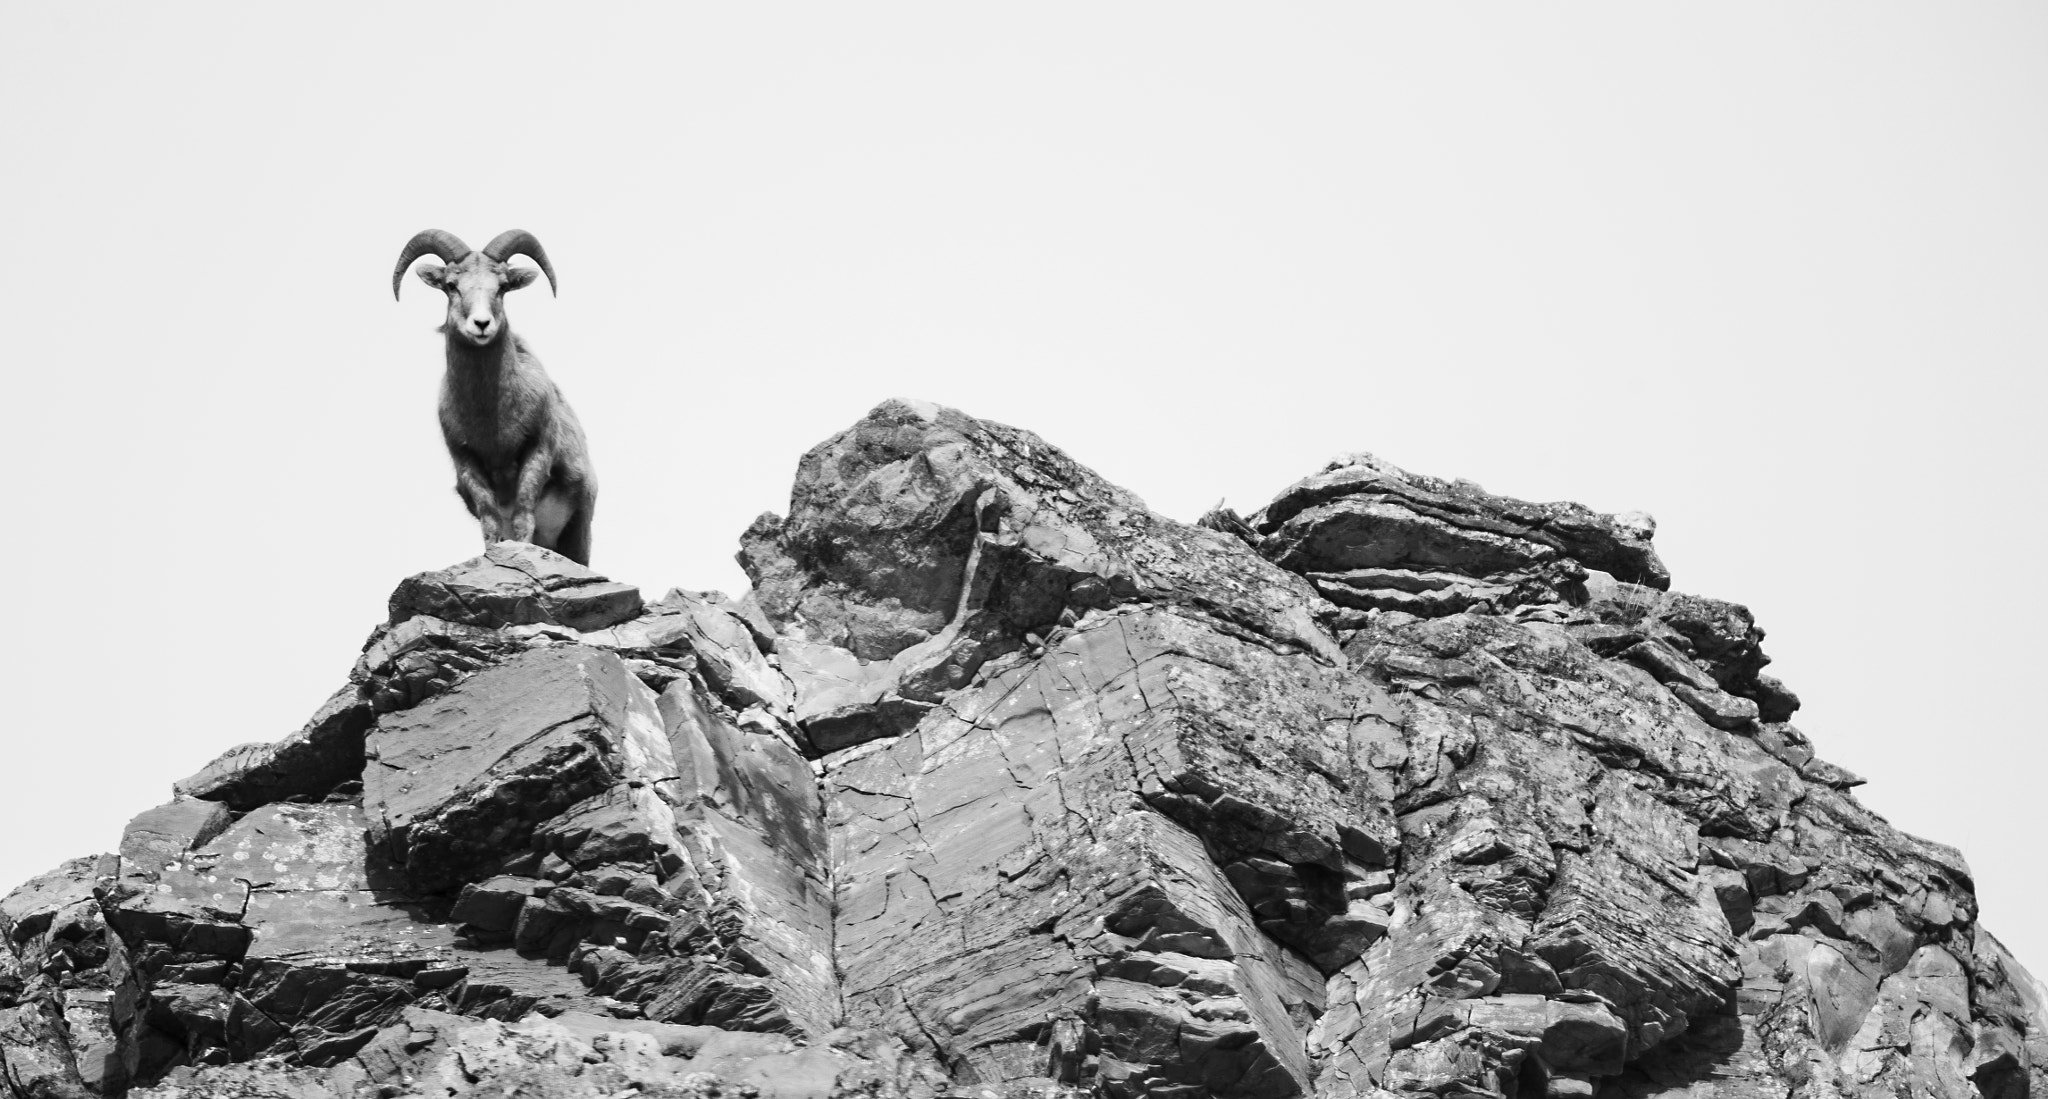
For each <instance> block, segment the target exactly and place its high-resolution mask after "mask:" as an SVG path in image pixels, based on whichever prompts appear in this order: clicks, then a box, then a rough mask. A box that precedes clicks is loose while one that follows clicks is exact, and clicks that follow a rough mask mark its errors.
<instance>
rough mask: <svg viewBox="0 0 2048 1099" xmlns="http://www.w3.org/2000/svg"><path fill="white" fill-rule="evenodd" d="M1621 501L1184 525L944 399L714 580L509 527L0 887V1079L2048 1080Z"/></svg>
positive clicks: (1635, 1084)
mask: <svg viewBox="0 0 2048 1099" xmlns="http://www.w3.org/2000/svg"><path fill="white" fill-rule="evenodd" d="M1653 534H1654V525H1653V524H1652V523H1651V522H1650V521H1649V520H1648V519H1647V517H1643V516H1619V517H1617V516H1608V515H1602V514H1599V513H1595V512H1592V511H1589V510H1587V509H1585V508H1581V507H1578V506H1577V505H1571V504H1530V503H1526V502H1523V501H1518V500H1512V499H1508V498H1505V497H1500V496H1495V495H1491V494H1488V493H1486V492H1485V491H1483V490H1482V489H1480V488H1478V487H1477V486H1475V485H1471V484H1469V483H1466V482H1455V481H1442V480H1438V479H1435V478H1428V477H1422V476H1418V475H1414V474H1410V473H1407V472H1405V471H1402V470H1400V469H1397V468H1396V467H1393V466H1391V465H1389V464H1387V463H1385V462H1382V461H1379V460H1377V459H1375V458H1372V457H1371V456H1369V455H1354V456H1351V457H1349V458H1345V459H1341V460H1339V461H1338V462H1335V463H1332V464H1331V465H1330V466H1329V467H1328V468H1326V469H1325V470H1323V471H1322V472H1320V473H1318V474H1316V475H1314V476H1312V477H1309V478H1307V479H1306V480H1304V481H1302V482H1300V483H1298V484H1296V485H1294V486H1292V487H1290V488H1289V489H1287V490H1286V491H1284V492H1282V493H1281V494H1280V495H1279V496H1278V497H1276V498H1275V500H1274V501H1273V502H1272V503H1271V504H1269V505H1268V506H1267V507H1266V508H1265V509H1263V510H1261V511H1260V512H1258V513H1255V514H1253V515H1251V516H1249V517H1240V516H1237V515H1235V514H1233V513H1230V512H1227V511H1222V510H1219V511H1217V512H1214V513H1212V514H1210V515H1208V516H1205V517H1204V518H1203V520H1202V521H1201V522H1200V523H1198V524H1196V525H1192V526H1189V525H1183V524H1179V523H1175V522H1172V521H1170V520H1166V519H1163V518H1160V517H1159V516H1156V515H1153V514H1152V513H1150V512H1149V511H1147V510H1146V509H1145V507H1144V506H1143V504H1142V503H1141V502H1140V501H1139V500H1138V499H1137V498H1136V497H1135V496H1132V495H1131V494H1130V493H1128V492H1126V491H1124V490H1122V489H1119V488H1117V487H1115V486H1113V485H1110V484H1108V483H1106V482H1104V481H1103V480H1101V479H1100V478H1099V477H1097V476H1096V475H1095V474H1093V473H1092V472H1090V471H1088V470H1087V469H1085V468H1083V467H1081V466H1079V465H1078V464H1076V463H1075V462H1074V461H1073V460H1072V459H1070V458H1068V457H1067V456H1066V455H1065V454H1064V453H1062V452H1060V451H1059V450H1057V449H1055V448H1053V447H1052V446H1050V445H1048V444H1047V443H1045V442H1044V441H1043V440H1040V439H1039V438H1037V437H1036V436H1034V435H1032V434H1030V433H1029V432H1025V431H1020V430H1018V429H1015V428H1010V427H1005V426H1003V425H1000V424H993V423H988V422H984V421H979V420H975V419H973V418H971V417H968V416H966V415H964V414H962V413H959V412H956V411H953V410H950V409H943V408H937V407H934V406H929V405H922V404H917V403H913V402H901V401H892V402H888V403H885V404H883V405H882V406H880V407H878V408H877V409H876V410H875V411H874V412H872V413H871V414H869V416H867V417H866V418H865V419H863V420H862V421H861V422H860V423H858V424H856V425H854V427H852V428H851V429H849V430H847V431H845V432H842V433H841V434H839V435H837V436H835V437H833V438H832V439H831V440H828V441H827V442H826V443H824V444H822V445H821V446H819V447H818V448H817V449H815V450H813V451H812V452H811V453H810V454H808V455H806V456H805V458H804V459H803V461H802V463H801V464H800V466H799V469H798V474H797V483H796V487H795V490H794V492H793V493H792V497H791V506H790V510H789V513H788V515H787V516H786V517H779V516H773V515H769V516H763V517H762V518H761V519H760V520H757V521H756V522H755V523H754V524H753V526H752V527H750V528H749V530H748V531H747V532H746V534H745V536H744V537H743V539H742V551H741V561H742V564H743V565H744V566H745V568H746V569H747V572H748V575H749V577H750V579H751V580H752V582H753V588H752V590H751V591H750V592H748V593H747V594H745V595H743V596H741V597H740V598H738V599H728V598H726V597H724V596H722V595H719V594H717V593H695V592H688V591H676V592H672V593H670V594H669V595H668V596H666V597H664V598H662V599H660V600H656V601H653V602H644V601H643V600H642V598H641V596H640V593H639V592H637V591H636V590H634V589H632V588H631V587H629V586H627V585H623V584H618V583H614V582H612V581H609V580H607V579H606V578H604V577H600V576H596V575H594V574H592V573H590V572H589V571H588V570H585V569H582V568H581V567H579V566H576V565H574V564H573V563H571V562H568V561H566V560H565V559H563V558H560V557H558V556H555V555H553V554H550V553H548V552H546V551H542V550H538V549H535V548H533V547H530V546H525V545H519V544H511V543H506V544H500V545H498V546H495V547H493V548H492V549H491V550H490V551H489V552H488V553H487V554H485V555H484V556H483V557H480V558H477V559H475V560H473V561H469V562H465V563H463V564H461V565H458V566H455V567H453V568H450V569H446V570H441V571H439V572H434V573H427V574H422V575H421V576H417V577H414V578H411V579H409V580H407V581H405V582H404V583H403V584H401V585H400V586H399V588H398V590H397V591H396V592H395V593H394V595H393V597H392V600H391V605H390V608H389V616H388V619H387V621H386V623H385V624H384V625H382V626H380V627H379V628H378V629H377V630H376V631H375V632H374V633H373V634H372V635H371V637H370V639H369V641H368V642H367V643H366V645H365V647H364V650H363V653H362V656H361V657H360V658H359V659H358V661H357V662H356V665H355V667H354V668H353V669H351V671H350V673H349V677H348V682H347V683H346V684H345V685H344V686H343V687H342V689H341V690H339V691H338V692H337V693H336V694H335V695H333V696H332V697H331V698H329V699H328V700H327V701H326V702H325V703H324V704H323V705H322V706H321V707H320V708H319V709H318V710H317V711H316V713H315V714H314V716H313V717H312V719H311V720H310V721H309V722H308V723H307V724H306V726H305V727H304V728H303V729H301V730H299V731H298V732H296V733H294V734H292V735H290V736H288V737H285V738H284V739H282V740H280V741H277V742H275V743H269V744H256V745H245V746H243V747H240V748H236V749H233V750H230V751H229V752H228V753H226V754H224V755H223V756H222V757H220V758H219V759H217V760H215V761H214V762H212V763H210V764H208V765H207V766H206V767H204V768H202V769H201V770H200V771H199V772H197V773H196V774H194V775H192V776H191V777H189V778H186V779H183V780H181V781H179V782H178V783H176V784H175V786H174V793H175V797H174V800H172V801H171V802H169V803H167V804H165V805H163V806H159V807H157V808H155V809H150V810H148V811H146V812H143V813H141V814H140V815H138V816H137V817H136V818H135V819H134V821H132V822H131V823H130V825H129V827H128V828H127V830H126V833H125V835H124V836H123V837H122V839H121V842H120V844H119V849H118V851H117V852H115V853H113V854H109V855H104V856H99V857H94V858H86V859H80V860H75V861H73V862H71V863H67V864H65V865H64V866H62V867H59V868H57V869H56V870H54V871H52V872H51V873H49V874H46V875H44V876H42V877H40V878H38V879H36V880H34V881H32V882H30V883H28V884H27V885H24V886H22V887H21V888H20V889H17V890H15V891H14V892H13V893H11V894H9V895H8V896H7V897H6V898H5V899H4V900H0V939H4V941H5V942H6V944H7V947H8V949H7V950H6V951H4V952H0V1070H4V1079H5V1081H6V1084H7V1086H8V1088H9V1089H10V1090H11V1092H12V1093H13V1094H14V1095H17V1096H21V1097H23V1099H56V1097H62V1099H81V1097H84V1096H88V1095H97V1096H114V1095H121V1094H124V1093H126V1092H128V1091H130V1090H133V1089H148V1091H149V1093H150V1094H154V1095H162V1096H166V1097H169V1096H179V1097H184V1096H192V1097H194V1099H198V1097H202V1096H228V1095H235V1096H249V1095H279V1096H282V1095H290V1096H295V1097H297V1096H303V1097H308V1099H310V1097H313V1096H326V1095H333V1096H343V1095H347V1096H356V1095H369V1094H377V1095H399V1094H414V1093H422V1094H434V1095H459V1094H467V1093H471V1092H477V1091H480V1090H481V1091H487V1092H490V1093H493V1094H497V1093H510V1092H512V1091H515V1090H524V1091H535V1090H537V1091H541V1092H545V1093H548V1094H563V1095H578V1096H581V1095H588V1096H592V1097H597V1096H605V1097H609V1099H617V1097H618V1096H622V1095H631V1094H634V1093H643V1092H644V1093H650V1094H653V1093H659V1094H663V1095H671V1094H672V1095H704V1096H709V1095H759V1096H792V1097H794V1096H851V1095H868V1096H914V1097H920V1099H936V1097H939V1096H958V1097H965V1096H977V1097H979V1096H989V1097H1011V1096H1016V1097H1021V1096H1055V1095H1076V1096H1078V1095H1084V1094H1093V1095H1102V1096H1113V1097H1124V1096H1150V1095H1162V1096H1188V1097H1194V1096H1260V1097H1275V1099H1279V1097H1287V1096H1309V1095H1315V1096H1332V1097H1335V1096H1352V1095H1380V1094H1386V1093H1395V1094H1405V1095H1430V1096H1451V1095H1494V1096H1501V1097H1504V1099H1506V1097H1513V1099H1525V1097H1527V1096H1534V1095H1539V1094H1540V1095H1544V1096H1553V1097H1558V1099H1564V1097H1577V1096H1588V1097H1590V1096H1596V1095H1599V1096H1607V1097H1612V1099H1647V1097H1651V1096H1666V1095H1676V1094H1679V1093H1685V1094H1708V1093H1714V1094H1719V1093H1727V1094H1734V1095H1749V1094H1756V1095H1770V1096H1772V1097H1773V1099H1777V1097H1781V1096H1787V1095H1799V1096H1816V1097H1817V1096H1834V1095H1865V1094H1877V1093H1880V1092H1882V1093H1885V1094H1896V1095H1909V1094H1910V1095H1927V1096H1939V1097H1943V1099H1948V1097H1955V1099H1963V1097H1968V1096H1984V1097H1987V1099H2018V1097H2021V1096H2025V1095H2028V1094H2037V1095H2048V1016H2044V1000H2048V995H2044V992H2043V990H2042V988H2041V986H2040V985H2039V984H2038V983H2037V982H2035V981H2034V979H2033V978H2032V977H2031V976H2029V975H2028V974H2027V973H2026V972H2025V971H2024V970H2023V969H2021V967H2020V966H2019V965H2018V963H2017V962H2015V961H2014V960H2013V959H2012V958H2011V956H2010V955H2009V954H2008V953H2007V952H2006V951H2005V950H2004V949H2003V947H2001V946H2000V945H1999V944H1998V942H1997V940H1996V939H1994V938H1992V937H1991V935H1990V934H1989V933H1988V932H1986V931H1984V930H1983V929H1982V928H1981V927H1979V926H1978V924H1977V922H1976V919H1975V904H1974V898H1973V896H1972V893H1971V883H1970V877H1969V871H1968V869H1967V867H1965V866H1964V865H1963V862H1962V860H1961V859H1960V858H1959V857H1958V856H1957V854H1956V853H1955V852H1954V851H1952V850H1950V849H1948V848H1945V847H1942V846H1940V845H1938V844H1933V843H1929V842H1926V841H1923V840H1919V839H1916V838H1914V837H1911V836H1907V835H1904V834H1902V833H1899V832H1897V831H1896V830H1894V829H1892V828H1890V827H1889V826H1888V825H1887V824H1886V823H1885V822H1884V821H1883V820H1882V819H1881V818H1879V817H1877V816H1875V815H1874V814H1872V813H1870V812H1868V811H1867V810H1865V809H1863V808H1862V807H1861V806H1859V805H1858V804H1857V803H1856V801H1855V800H1854V798H1853V797H1852V796H1851V795H1850V794H1849V793H1848V790H1849V789H1850V788H1852V787H1853V786H1855V785H1856V784H1857V783H1858V782H1859V781H1860V780H1858V779H1856V778H1855V776H1853V775H1850V774H1849V773H1847V772H1846V771H1844V770H1842V769H1841V768H1839V767H1835V766H1833V765H1830V764H1828V763H1826V762H1824V761H1822V760H1820V759H1819V758H1818V757H1817V756H1816V755H1815V753H1814V749H1813V747H1812V745H1811V743H1810V742H1809V741H1808V739H1807V738H1806V737H1805V736H1804V735H1803V734H1801V733H1800V731H1799V730H1798V729H1797V728H1795V727H1794V726H1792V725H1790V724H1788V721H1789V719H1790V717H1791V716H1792V714H1793V712H1794V710H1796V708H1797V706H1798V700H1797V698H1796V697H1795V696H1793V695H1792V694H1791V693H1790V692H1789V691H1787V690H1786V689H1785V688H1784V686H1783V685H1782V684H1779V683H1778V682H1777V681H1776V680H1775V679H1773V678H1771V677H1770V676H1769V675H1767V674H1765V673H1764V672H1763V668H1764V667H1765V666H1766V664H1767V663H1768V658H1767V657H1766V656H1765V655H1764V653H1763V649H1762V644H1761V643H1762V640H1763V633H1762V631H1761V630H1759V629H1758V628H1757V626H1756V624H1755V621H1754V618H1753V617H1752V616H1751V615H1750V613H1749V612H1748V611H1747V610H1746V609H1744V608H1743V607H1741V606H1738V605H1736V604H1732V603H1726V602H1722V601H1718V600H1714V599H1707V598H1702V597H1698V596H1689V595H1682V594H1677V593H1674V592H1671V591H1670V590H1669V587H1670V577H1669V575H1668V573H1667V572H1666V570H1665V569H1664V567H1663V566H1662V564H1661V563H1660V562H1659V561H1658V559H1657V555H1656V553H1655V551H1654V549H1653V547H1652V536H1653Z"/></svg>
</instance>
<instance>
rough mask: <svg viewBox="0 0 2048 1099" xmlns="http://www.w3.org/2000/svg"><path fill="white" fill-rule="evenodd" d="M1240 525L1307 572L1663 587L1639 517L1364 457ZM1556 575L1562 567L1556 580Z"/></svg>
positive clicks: (1328, 471)
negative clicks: (1593, 578) (1494, 489)
mask: <svg viewBox="0 0 2048 1099" xmlns="http://www.w3.org/2000/svg"><path fill="white" fill-rule="evenodd" d="M1249 525H1250V527H1251V528H1252V529H1253V530H1254V531H1255V532H1257V533H1258V535H1259V536H1260V538H1259V543H1258V545H1259V550H1260V552H1261V553H1264V554H1265V555H1266V556H1267V557H1270V558H1272V559H1273V560H1274V561H1276V562H1278V563H1280V564H1281V565H1283V566H1285V567H1287V568H1290V569H1293V570H1295V571H1297V572H1304V573H1343V572H1347V571H1350V570H1385V569H1399V570H1407V571H1421V572H1429V571H1441V572H1448V573H1453V574H1456V575H1460V576H1467V577H1474V578H1481V579H1484V578H1487V577H1491V576H1497V575H1504V574H1507V575H1517V576H1522V577H1534V576H1537V575H1539V574H1547V575H1548V577H1549V579H1550V582H1551V584H1552V585H1553V586H1556V587H1559V588H1563V587H1565V586H1566V585H1568V584H1569V583H1570V582H1571V581H1572V580H1575V579H1578V578H1580V577H1581V576H1582V575H1583V573H1578V574H1577V575H1574V574H1575V572H1577V570H1578V569H1599V570H1601V571H1603V572H1608V573H1612V574H1613V575H1615V576H1619V577H1621V578H1623V579H1626V580H1631V581H1636V582H1640V583H1644V584H1648V585H1651V586H1652V587H1656V588H1665V587H1669V586H1670V583H1671V576H1670V574H1669V573H1668V572H1666V571H1665V569H1664V565H1663V563H1662V562H1661V561H1659V560H1658V559H1657V552H1656V550H1654V549H1652V548H1651V547H1650V539H1651V538H1652V537H1654V536H1655V534H1656V529H1657V528H1656V524H1655V523H1654V522H1652V521H1651V520H1650V518H1649V517H1648V516H1646V515H1640V514H1638V515H1623V516H1613V515H1602V514H1599V513H1598V512H1594V511H1589V510H1588V509H1586V508H1583V507H1580V506H1579V505H1577V504H1568V503H1559V504H1531V503H1528V502H1526V501H1522V500H1515V499H1511V498H1509V497H1506V496H1495V495H1493V494H1491V493H1488V492H1486V491H1485V490H1483V489H1481V488H1480V487H1479V486H1477V485H1474V484H1472V483H1471V482H1469V481H1445V480H1442V479H1439V478H1435V477H1425V476H1421V475H1419V474H1414V473H1409V472H1408V471H1407V470H1404V469H1401V468H1399V467H1398V466H1395V465H1393V464H1391V463H1389V462H1386V461H1383V460H1381V459H1379V458H1376V457H1374V456H1373V455H1370V454H1352V455H1348V456H1346V457H1343V458H1339V459H1337V460H1336V461H1333V462H1331V463H1330V464H1329V465H1328V466H1326V467H1324V469H1323V471H1322V472H1321V473H1318V474H1316V475H1315V476H1313V477H1309V478H1306V479H1304V480H1302V481H1299V482H1297V483H1296V484H1294V485H1292V486H1290V487H1289V488H1288V489H1287V490H1286V491H1284V492H1282V493H1281V494H1280V495H1279V496H1277V497H1275V498H1274V500H1273V502H1272V503H1270V504H1267V505H1266V507H1265V508H1264V509H1263V510H1262V511H1260V512H1259V513H1258V514H1256V515H1254V516H1252V517H1251V519H1250V520H1249ZM1559 564H1565V565H1567V567H1566V568H1565V569H1564V570H1563V571H1553V570H1554V569H1555V566H1557V565H1559ZM1571 566H1576V567H1577V568H1576V569H1575V568H1573V567H1571ZM1390 586H1391V585H1390ZM1455 609H1460V610H1461V609H1463V608H1455ZM1501 609H1506V608H1501Z"/></svg>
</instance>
